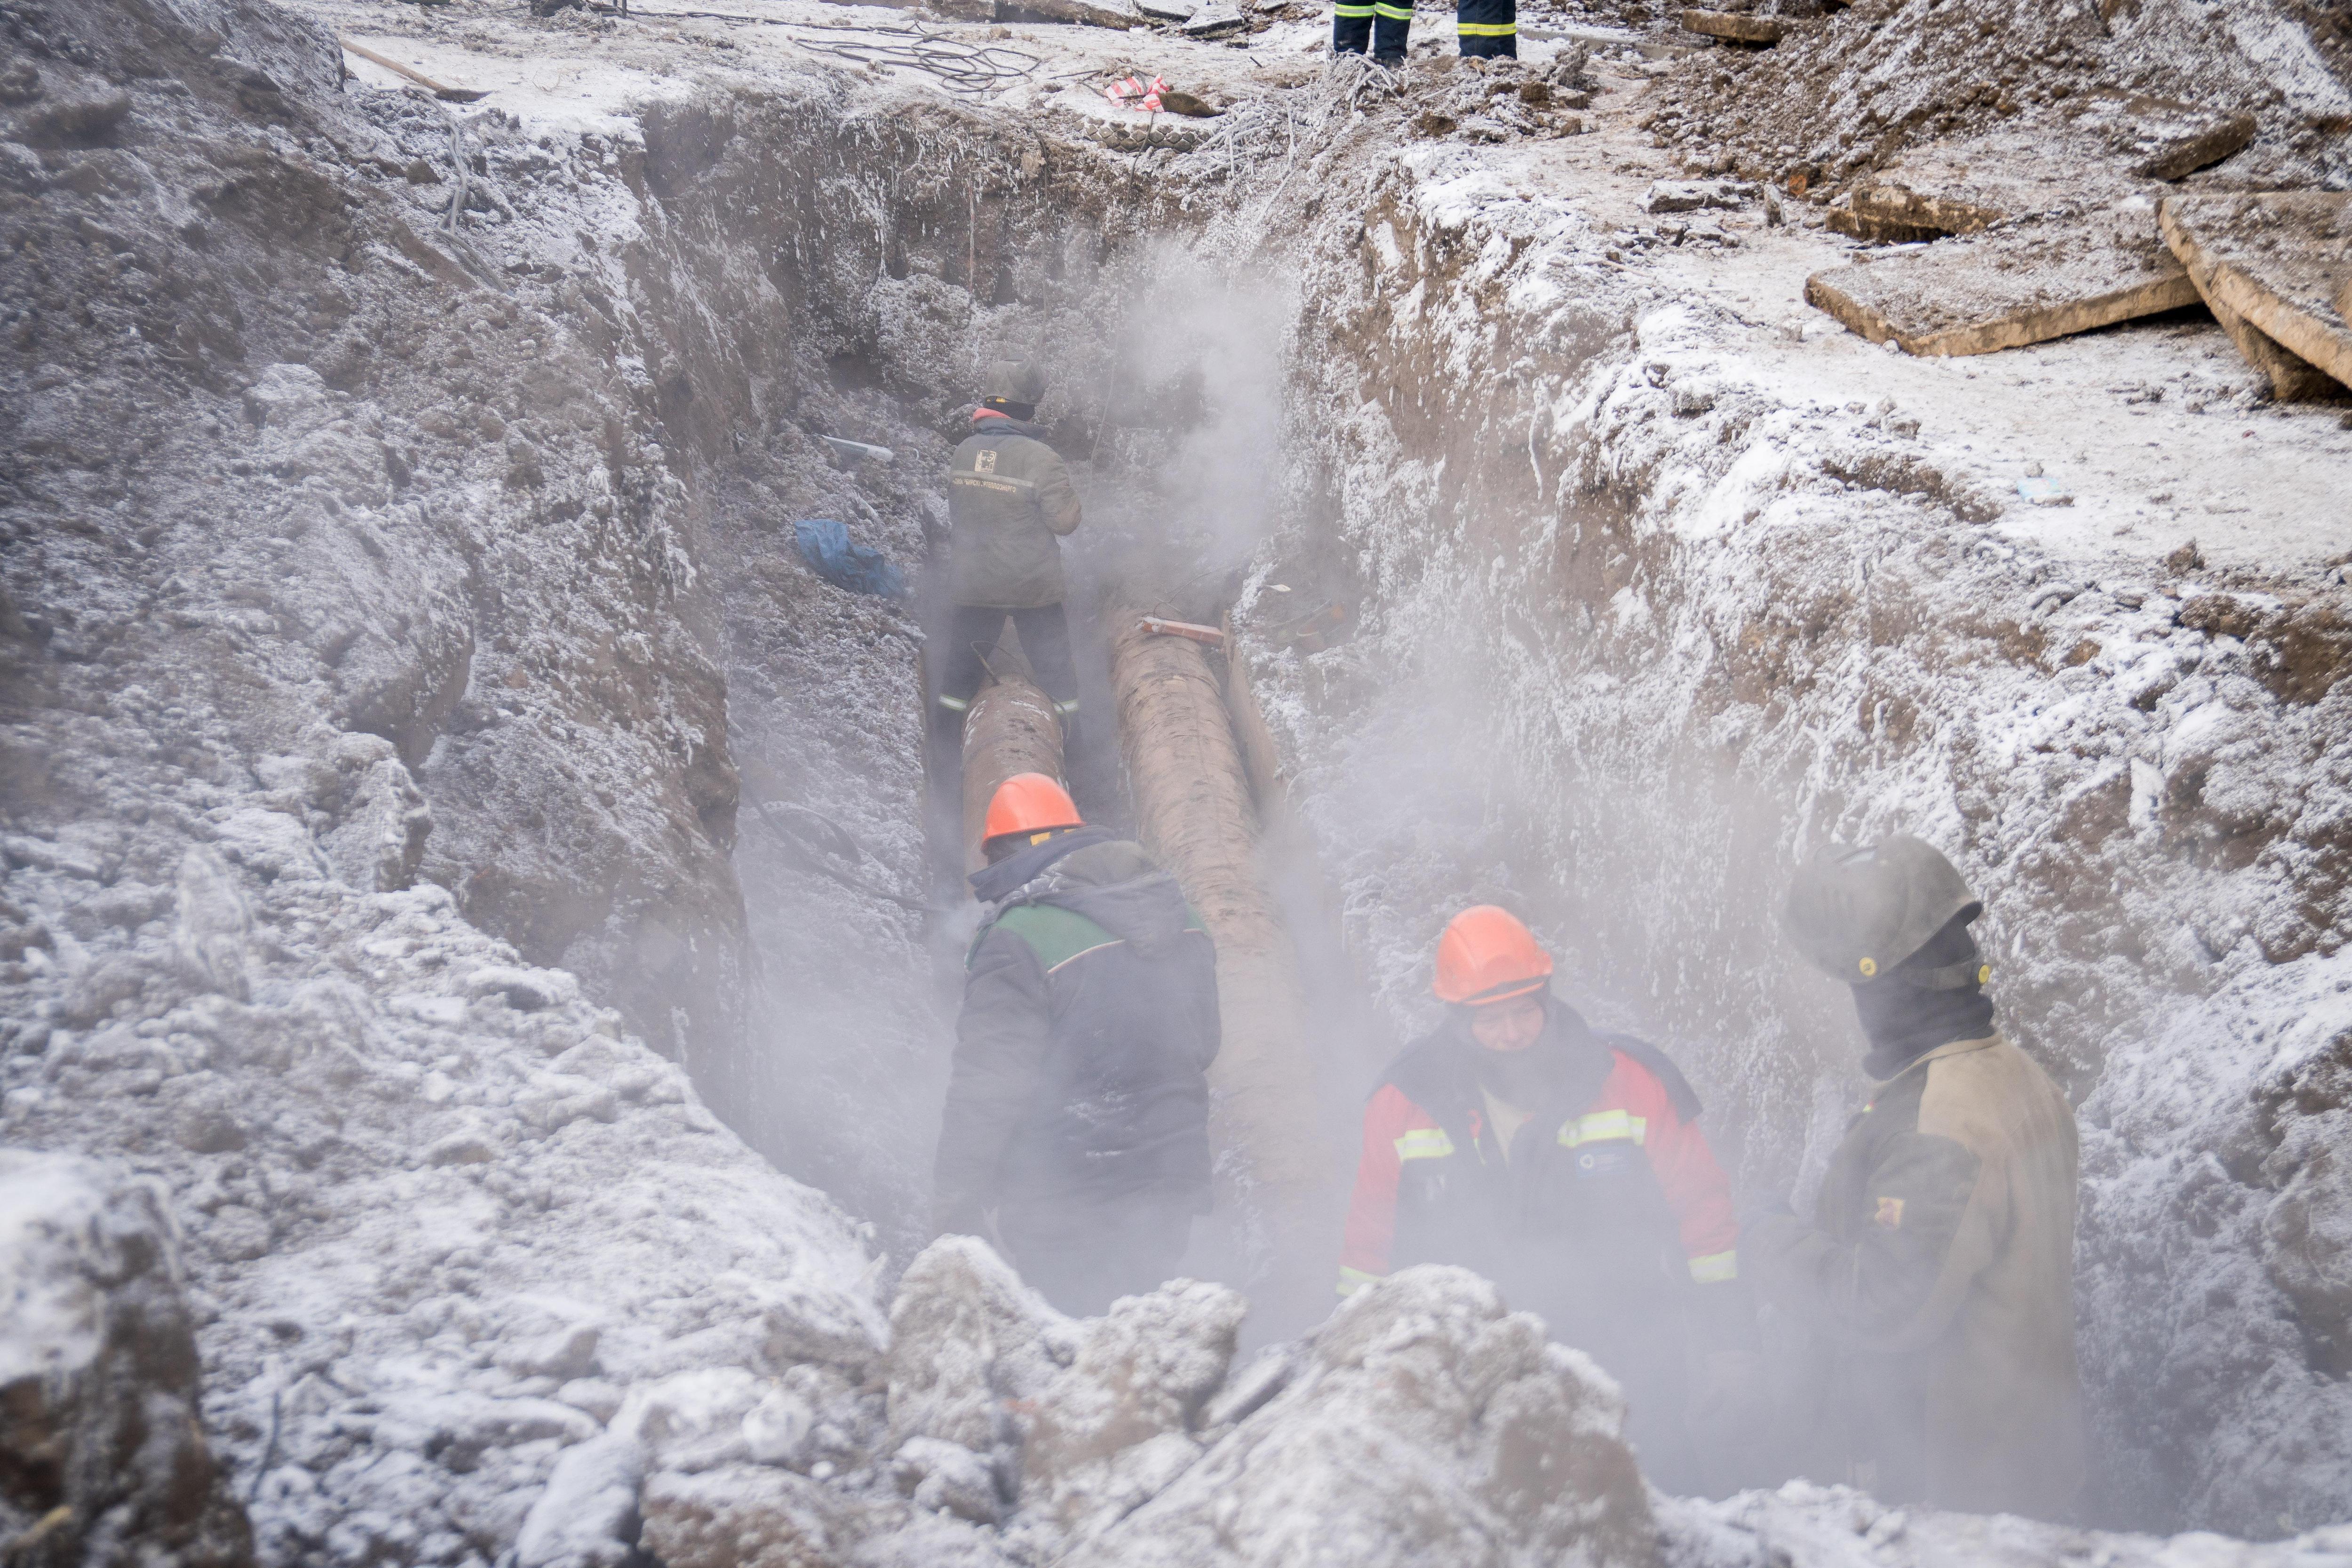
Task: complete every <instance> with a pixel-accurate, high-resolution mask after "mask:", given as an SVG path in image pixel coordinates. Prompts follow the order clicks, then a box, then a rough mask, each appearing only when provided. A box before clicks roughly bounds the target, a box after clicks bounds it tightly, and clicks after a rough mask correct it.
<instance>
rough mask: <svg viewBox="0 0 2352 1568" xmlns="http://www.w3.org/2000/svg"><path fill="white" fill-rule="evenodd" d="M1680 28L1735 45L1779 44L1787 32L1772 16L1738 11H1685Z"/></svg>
mask: <svg viewBox="0 0 2352 1568" xmlns="http://www.w3.org/2000/svg"><path fill="white" fill-rule="evenodd" d="M1683 30H1684V31H1685V32H1687V33H1698V34H1702V35H1704V36H1705V37H1710V38H1724V39H1727V40H1729V41H1730V42H1732V43H1735V44H1760V45H1767V46H1769V45H1772V44H1777V43H1779V42H1780V37H1781V35H1782V34H1783V33H1784V32H1785V31H1786V29H1785V28H1784V27H1782V26H1781V25H1780V22H1779V21H1778V20H1776V19H1775V18H1773V17H1770V16H1745V15H1743V14H1741V13H1740V12H1738V11H1685V12H1684V13H1683Z"/></svg>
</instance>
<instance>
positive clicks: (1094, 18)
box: [1015, 0, 1146, 28]
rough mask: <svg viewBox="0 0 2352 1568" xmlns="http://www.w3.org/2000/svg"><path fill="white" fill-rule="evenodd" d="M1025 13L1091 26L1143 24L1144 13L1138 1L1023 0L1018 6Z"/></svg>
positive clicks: (1136, 25)
mask: <svg viewBox="0 0 2352 1568" xmlns="http://www.w3.org/2000/svg"><path fill="white" fill-rule="evenodd" d="M1015 8H1016V9H1017V10H1019V11H1020V12H1021V13H1023V15H1024V16H1034V17H1036V18H1038V19H1039V20H1042V21H1047V22H1074V23H1076V24H1078V25H1079V26H1087V27H1115V28H1127V27H1140V26H1145V25H1146V24H1145V22H1144V17H1143V13H1142V11H1140V10H1139V9H1138V8H1137V6H1136V5H1135V0H1020V3H1019V5H1017V7H1015Z"/></svg>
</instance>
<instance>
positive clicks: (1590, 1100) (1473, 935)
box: [1339, 904, 1764, 1491]
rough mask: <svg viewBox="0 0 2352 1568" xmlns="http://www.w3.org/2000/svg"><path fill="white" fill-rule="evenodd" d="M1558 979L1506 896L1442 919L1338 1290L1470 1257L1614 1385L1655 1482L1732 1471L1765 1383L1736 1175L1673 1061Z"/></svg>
mask: <svg viewBox="0 0 2352 1568" xmlns="http://www.w3.org/2000/svg"><path fill="white" fill-rule="evenodd" d="M1551 975H1552V960H1551V956H1550V954H1549V953H1547V952H1545V951H1544V950H1543V949H1542V948H1541V947H1540V946H1538V943H1537V942H1536V939H1535V937H1534V936H1533V934H1532V933H1530V932H1529V931H1528V928H1527V927H1526V926H1525V925H1524V924H1522V923H1521V922H1520V921H1518V920H1517V917H1515V916H1513V915H1511V914H1510V913H1509V912H1507V910H1501V909H1497V908H1496V907H1495V906H1493V905H1491V904H1481V905H1478V906H1476V907H1475V908H1472V909H1467V910H1463V911H1462V912H1461V913H1460V914H1459V915H1456V916H1455V917H1454V921H1452V923H1451V924H1449V925H1448V926H1447V927H1446V928H1445V931H1444V935H1443V936H1442V937H1441V938H1440V939H1439V941H1438V944H1437V976H1436V982H1435V984H1434V985H1433V990H1434V991H1435V992H1436V994H1437V996H1438V998H1439V999H1440V1000H1441V1001H1443V1002H1444V1003H1446V1004H1447V1016H1446V1018H1445V1021H1444V1025H1443V1026H1441V1027H1440V1028H1439V1029H1438V1030H1437V1031H1436V1033H1434V1034H1433V1035H1430V1036H1428V1037H1426V1038H1424V1039H1422V1040H1421V1041H1419V1042H1417V1043H1416V1044H1414V1045H1412V1046H1411V1047H1408V1048H1407V1049H1406V1050H1405V1051H1404V1053H1403V1054H1402V1056H1400V1057H1398V1058H1397V1059H1396V1061H1395V1062H1394V1063H1393V1064H1392V1065H1391V1067H1390V1068H1389V1070H1388V1073H1387V1075H1386V1077H1385V1078H1383V1079H1382V1080H1381V1084H1380V1087H1379V1088H1378V1089H1376V1090H1375V1091H1374V1092H1373V1094H1372V1097H1371V1100H1370V1104H1369V1105H1368V1106H1367V1107H1366V1109H1365V1112H1364V1146H1363V1153H1362V1156H1361V1159H1360V1163H1359V1164H1358V1166H1357V1171H1356V1186H1355V1194H1354V1199H1353V1202H1352V1203H1351V1205H1350V1206H1349V1213H1348V1221H1347V1231H1346V1235H1345V1238H1344V1242H1343V1245H1342V1247H1341V1250H1340V1269H1339V1293H1340V1294H1341V1295H1343V1296H1345V1295H1349V1294H1351V1293H1353V1292H1354V1291H1356V1290H1359V1289H1362V1288H1364V1287H1365V1286H1367V1285H1369V1284H1371V1283H1373V1282H1374V1281H1376V1280H1378V1279H1381V1277H1382V1276H1383V1275H1386V1274H1388V1273H1389V1272H1391V1270H1393V1269H1397V1268H1404V1267H1405V1266H1407V1265H1409V1264H1415V1263H1453V1264H1459V1265H1462V1266H1463V1267H1465V1268H1472V1269H1475V1270H1476V1271H1477V1272H1478V1273H1480V1274H1483V1275H1485V1276H1486V1278H1487V1279H1492V1280H1493V1281H1495V1283H1496V1285H1497V1286H1499V1287H1500V1288H1501V1289H1502V1291H1503V1295H1504V1299H1505V1300H1507V1301H1508V1302H1509V1303H1510V1304H1511V1305H1512V1306H1513V1307H1514V1308H1517V1309H1524V1310H1530V1311H1533V1312H1535V1313H1536V1314H1538V1316H1540V1317H1541V1318H1542V1319H1543V1320H1544V1321H1545V1323H1546V1325H1547V1326H1548V1327H1549V1330H1550V1331H1551V1335H1552V1337H1553V1338H1554V1339H1556V1340H1559V1341H1560V1342H1563V1343H1567V1344H1571V1345H1574V1346H1576V1347H1577V1348H1579V1349H1580V1350H1583V1351H1585V1352H1588V1353H1590V1354H1591V1355H1592V1356H1593V1358H1594V1359H1595V1360H1597V1361H1599V1362H1600V1363H1601V1365H1602V1366H1603V1367H1605V1368H1606V1369H1607V1370H1608V1371H1609V1372H1610V1373H1612V1375H1614V1376H1615V1377H1616V1378H1617V1379H1618V1381H1619V1382H1620V1383H1621V1384H1622V1385H1623V1387H1624V1389H1625V1393H1626V1396H1627V1401H1628V1404H1629V1405H1630V1407H1631V1421H1632V1436H1633V1438H1634V1440H1635V1443H1636V1446H1637V1447H1638V1448H1639V1449H1640V1452H1641V1455H1642V1462H1643V1468H1644V1469H1645V1470H1646V1471H1647V1472H1648V1474H1649V1475H1650V1476H1651V1478H1652V1479H1654V1480H1655V1481H1656V1482H1657V1483H1658V1484H1659V1485H1661V1486H1664V1487H1667V1488H1670V1489H1681V1490H1686V1491H1718V1490H1725V1489H1728V1488H1729V1485H1730V1484H1731V1482H1732V1480H1733V1477H1732V1475H1731V1473H1730V1472H1731V1469H1732V1468H1733V1467H1736V1466H1737V1465H1738V1464H1739V1463H1740V1462H1741V1459H1742V1456H1743V1455H1745V1454H1746V1453H1747V1452H1748V1450H1749V1448H1750V1447H1751V1442H1752V1436H1753V1434H1754V1433H1755V1432H1756V1431H1757V1429H1758V1427H1759V1424H1760V1422H1761V1419H1762V1408H1761V1406H1762V1402H1763V1396H1764V1369H1763V1366H1762V1363H1761V1358H1760V1355H1759V1351H1758V1347H1757V1341H1756V1326H1755V1315H1754V1311H1753V1308H1752V1305H1751V1303H1750V1300H1749V1298H1748V1293H1747V1290H1746V1288H1745V1287H1744V1286H1743V1285H1742V1283H1741V1282H1740V1279H1739V1260H1738V1225H1737V1221H1736V1219H1735V1217H1734V1214H1733V1209H1732V1201H1731V1190H1730V1185H1729V1184H1728V1182H1727V1180H1726V1178H1725V1176H1724V1173H1723V1170H1722V1167H1721V1166H1719V1165H1718V1164H1717V1163H1716V1158H1715V1154H1714V1152H1713V1151H1712V1150H1711V1149H1709V1147H1708V1145H1707V1141H1706V1134H1705V1133H1703V1132H1701V1131H1699V1128H1698V1124H1697V1117H1698V1113H1699V1103H1698V1098H1697V1096H1696V1095H1695V1094H1694V1093H1692V1091H1691V1089H1690V1086H1689V1084H1688V1083H1686V1082H1685V1081H1684V1079H1683V1076H1682V1074H1681V1073H1680V1072H1678V1071H1677V1070H1675V1066H1674V1064H1673V1063H1672V1062H1670V1061H1668V1060H1667V1059H1666V1058H1665V1057H1664V1056H1663V1055H1661V1054H1660V1053H1659V1052H1658V1051H1656V1050H1655V1049H1654V1048H1653V1047H1649V1046H1647V1045H1644V1044H1643V1043H1642V1042H1640V1041H1638V1040H1634V1039H1630V1038H1627V1037H1624V1036H1622V1035H1610V1034H1602V1033H1601V1032H1599V1031H1596V1030H1595V1029H1593V1028H1592V1027H1591V1026H1590V1025H1588V1024H1587V1023H1586V1022H1585V1021H1584V1019H1583V1018H1582V1017H1580V1016H1578V1014H1577V1013H1576V1011H1575V1010H1574V1009H1572V1008H1570V1006H1569V1005H1567V1004H1566V1003H1564V1002H1562V1001H1560V1000H1559V998H1557V997H1555V996H1554V995H1552V994H1551Z"/></svg>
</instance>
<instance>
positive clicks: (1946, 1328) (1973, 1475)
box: [1743, 837, 2084, 1519]
mask: <svg viewBox="0 0 2352 1568" xmlns="http://www.w3.org/2000/svg"><path fill="white" fill-rule="evenodd" d="M1983 910H1984V905H1983V904H1982V902H1980V901H1979V900H1978V899H1977V897H1976V896H1975V895H1974V894H1973V893H1971V892H1970V891H1969V886H1968V883H1967V882H1966V881H1965V880H1964V879H1962V878H1961V876H1960V874H1959V872H1958V870H1957V869H1955V868H1953V866H1952V863H1951V862H1950V861H1949V860H1947V859H1946V858H1944V857H1943V856H1942V855H1941V854H1939V853H1937V850H1936V849H1935V848H1934V847H1931V846H1929V845H1927V844H1926V843H1923V842H1922V841H1920V840H1919V839H1916V838H1913V837H1892V838H1888V839H1886V840H1885V841H1884V842H1883V843H1880V844H1878V845H1876V846H1874V847H1864V848H1860V849H1847V848H1835V847H1833V848H1832V849H1830V850H1828V851H1826V852H1825V853H1823V854H1822V855H1821V856H1820V857H1817V858H1815V859H1813V860H1812V861H1811V862H1810V863H1809V864H1808V865H1806V866H1805V867H1804V868H1803V869H1802V870H1801V873H1800V874H1799V876H1798V878H1797V880H1796V883H1795V885H1794V886H1793V888H1792V889H1790V895H1789V900H1788V905H1787V908H1786V910H1785V911H1784V919H1785V923H1786V926H1787V929H1788V931H1789V933H1790V936H1791V937H1792V938H1793V940H1794V941H1795V943H1796V945H1797V947H1798V948H1799V949H1800V950H1801V952H1803V953H1804V955H1805V956H1806V957H1807V958H1809V959H1810V960H1811V961H1812V963H1815V964H1816V965H1818V966H1819V967H1821V968H1822V970H1824V971H1826V972H1827V973H1829V974H1831V975H1832V976H1833V977H1834V978H1836V979H1838V980H1841V981H1843V982H1844V983H1845V984H1847V985H1849V986H1850V987H1851V988H1852V989H1853V1005H1854V1011H1855V1013H1856V1014H1857V1015H1858V1016H1860V1018H1861V1022H1862V1031H1863V1035H1864V1037H1865V1038H1866V1039H1867V1041H1868V1042H1869V1054H1868V1055H1867V1056H1866V1057H1864V1059H1863V1067H1864V1070H1865V1071H1867V1072H1868V1073H1869V1074H1870V1076H1871V1077H1872V1078H1873V1079H1875V1080H1876V1084H1877V1086H1876V1088H1875V1089H1874V1092H1873V1093H1872V1095H1871V1097H1870V1100H1869V1103H1868V1104H1866V1105H1865V1106H1864V1108H1863V1110H1862V1111H1861V1113H1860V1114H1859V1115H1858V1116H1856V1117H1855V1118H1854V1119H1853V1122H1852V1123H1851V1124H1850V1125H1849V1126H1848V1128H1847V1130H1846V1134H1845V1138H1844V1141H1843V1142H1841V1143H1840V1144H1839V1145H1838V1148H1837V1150H1836V1152H1835V1153H1833V1154H1832V1156H1831V1159H1830V1163H1829V1169H1828V1172H1827V1174H1826V1176H1825V1177H1824V1179H1823V1181H1822V1189H1821V1196H1820V1202H1819V1206H1818V1208H1817V1211H1816V1213H1815V1215H1814V1217H1813V1218H1812V1219H1811V1221H1807V1220H1803V1219H1800V1218H1799V1217H1797V1215H1795V1214H1794V1213H1793V1212H1791V1210H1790V1207H1789V1205H1787V1204H1786V1203H1785V1202H1780V1203H1777V1204H1771V1205H1766V1207H1765V1209H1764V1211H1763V1212H1762V1213H1760V1214H1759V1215H1755V1216H1752V1217H1751V1218H1750V1219H1749V1221H1748V1225H1747V1226H1746V1228H1745V1231H1744V1234H1743V1250H1744V1254H1745V1256H1746V1257H1747V1258H1748V1259H1749V1262H1750V1270H1751V1273H1752V1274H1753V1275H1754V1277H1755V1278H1756V1279H1757V1281H1758V1287H1759V1291H1760V1293H1761V1295H1762V1299H1763V1300H1764V1301H1765V1303H1766V1307H1767V1319H1768V1323H1767V1327H1768V1332H1769V1340H1770V1342H1772V1343H1774V1344H1775V1345H1776V1346H1778V1345H1779V1344H1780V1339H1781V1335H1782V1333H1783V1331H1784V1330H1786V1331H1792V1333H1793V1336H1794V1337H1793V1339H1792V1342H1791V1343H1790V1346H1789V1349H1788V1353H1787V1354H1786V1355H1784V1356H1776V1357H1775V1363H1776V1368H1777V1370H1778V1372H1779V1373H1780V1375H1778V1376H1776V1378H1775V1382H1776V1384H1778V1385H1780V1387H1779V1392H1780V1394H1782V1399H1783V1403H1784V1407H1785V1408H1786V1409H1787V1410H1788V1411H1789V1412H1790V1415H1791V1416H1792V1417H1793V1418H1794V1420H1793V1430H1792V1432H1791V1434H1790V1437H1791V1439H1792V1441H1793V1442H1794V1443H1796V1444H1797V1445H1798V1457H1799V1459H1800V1461H1801V1468H1804V1469H1805V1470H1806V1471H1807V1473H1810V1474H1812V1475H1814V1476H1816V1477H1817V1478H1819V1479H1849V1480H1852V1481H1853V1483H1854V1484H1856V1485H1858V1486H1861V1487H1863V1488H1864V1489H1868V1490H1869V1491H1870V1492H1872V1493H1873V1494H1874V1495H1875V1496H1877V1497H1880V1498H1883V1499H1885V1500H1889V1501H1897V1502H1917V1503H1926V1504H1929V1505H1932V1506H1934V1507H1937V1508H1945V1509H1958V1510H1966V1511H1969V1512H1972V1513H1995V1512H2007V1513H2021V1514H2027V1515H2031V1516H2032V1517H2034V1518H2037V1519H2063V1518H2064V1517H2066V1515H2067V1513H2068V1511H2069V1510H2070V1509H2071V1507H2072V1506H2073V1504H2074V1496H2075V1493H2076V1491H2077V1490H2078V1489H2080V1487H2081V1485H2082V1481H2083V1475H2084V1456H2083V1447H2084V1429H2083V1409H2082V1390H2081V1384H2080V1382H2079V1380H2078V1377H2077V1375H2076V1370H2075V1363H2074V1191H2075V1189H2074V1183H2075V1127H2074V1111H2073V1110H2072V1109H2071V1108H2070V1107H2069V1106H2068V1104H2067V1102H2066V1098H2065V1096H2064V1095H2063V1094H2062V1093H2061V1092H2060V1091H2059V1089H2058V1086H2057V1085H2056V1084H2054V1083H2053V1082H2052V1081H2051V1080H2050V1078H2049V1075H2048V1074H2046V1073H2044V1072H2043V1071H2042V1068H2040V1067H2038V1066H2037V1065H2035V1063H2034V1062H2033V1060H2032V1058H2029V1057H2028V1056H2026V1055H2025V1054H2024V1053H2023V1052H2022V1051H2021V1050H2019V1049H2018V1048H2017V1047H2015V1046H2013V1045H2011V1043H2010V1042H2009V1041H2008V1040H2006V1039H2004V1038H2003V1037H2001V1033H2000V1029H1999V1028H1998V1027H1997V1026H1996V1025H1995V1024H1994V1022H1993V1005H1992V999H1991V998H1990V996H1988V995H1986V994H1985V992H1984V984H1985V982H1986V980H1987V979H1988V978H1989V977H1990V973H1991V972H1990V966H1989V965H1988V964H1987V963H1986V962H1985V959H1984V955H1983V954H1982V953H1981V952H1979V950H1978V947H1977V942H1976V939H1975V938H1974V937H1973V936H1972V935H1970V933H1969V924H1970V922H1971V921H1975V920H1976V919H1977V917H1978V916H1979V914H1981V913H1982V912H1983Z"/></svg>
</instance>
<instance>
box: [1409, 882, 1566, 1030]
mask: <svg viewBox="0 0 2352 1568" xmlns="http://www.w3.org/2000/svg"><path fill="white" fill-rule="evenodd" d="M1550 979H1551V954H1549V953H1548V952H1545V951H1544V950H1543V949H1542V948H1540V947H1538V946H1537V945H1536V939H1535V933H1534V932H1533V931H1529V930H1528V928H1527V927H1526V926H1525V925H1524V924H1522V923H1521V922H1520V921H1519V917H1518V916H1517V915H1515V914H1513V913H1511V911H1510V910H1505V909H1497V908H1496V906H1494V905H1493V904H1473V905H1472V906H1471V907H1470V908H1468V909H1466V910H1463V911H1462V912H1461V913H1460V914H1458V915H1455V916H1454V919H1453V921H1452V922H1451V923H1449V924H1448V925H1447V926H1446V928H1445V934H1444V936H1441V937H1439V938H1438V939H1437V980H1436V983H1435V984H1433V985H1431V986H1430V989H1431V990H1433V991H1434V992H1436V993H1437V998H1438V1000H1439V1001H1441V1002H1457V1003H1461V1004H1463V1005H1466V1006H1471V1007H1483V1006H1485V1005H1486V1004H1487V1003H1489V1002H1507V1001H1509V1000H1510V999H1511V998H1512V997H1514V996H1524V995H1526V994H1528V992H1530V991H1540V990H1542V989H1543V988H1544V985H1545V984H1547V983H1548V982H1549V980H1550Z"/></svg>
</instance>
